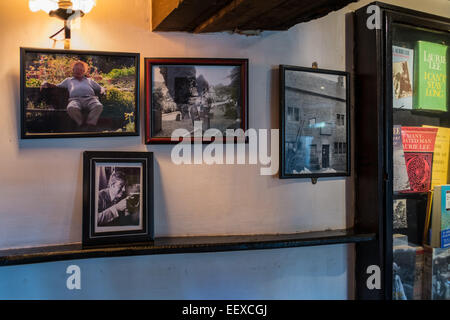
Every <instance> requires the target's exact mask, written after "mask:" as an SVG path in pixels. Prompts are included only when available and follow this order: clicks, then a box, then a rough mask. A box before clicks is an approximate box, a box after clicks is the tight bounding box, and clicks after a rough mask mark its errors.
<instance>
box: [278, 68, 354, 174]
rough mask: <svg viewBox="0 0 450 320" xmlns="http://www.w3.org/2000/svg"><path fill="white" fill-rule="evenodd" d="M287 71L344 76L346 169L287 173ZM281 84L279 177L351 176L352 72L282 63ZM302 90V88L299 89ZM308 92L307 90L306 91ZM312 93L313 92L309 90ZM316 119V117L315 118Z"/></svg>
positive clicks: (280, 69)
mask: <svg viewBox="0 0 450 320" xmlns="http://www.w3.org/2000/svg"><path fill="white" fill-rule="evenodd" d="M286 71H298V72H307V73H316V74H323V75H335V76H342V77H344V83H345V97H346V98H345V105H346V107H345V112H346V114H345V120H344V121H345V122H344V123H345V126H346V129H345V135H346V139H345V140H346V141H345V143H346V146H345V148H344V147H343V146H342V148H341V149H344V150H345V154H346V164H345V170H343V171H338V172H326V173H324V172H311V173H287V172H286V163H285V161H286V145H285V140H286V108H287V105H286V95H285V92H286ZM279 76H280V79H279V84H280V135H279V137H280V141H279V144H280V146H279V148H280V155H279V156H280V170H279V177H280V179H298V178H311V179H313V182H314V179H317V178H324V177H345V176H350V171H351V166H350V160H351V156H350V155H351V152H350V150H351V145H350V141H351V139H350V124H351V122H350V74H349V73H348V72H344V71H336V70H327V69H318V68H306V67H298V66H290V65H280V66H279ZM298 91H302V90H298ZM304 92H306V91H304ZM307 93H308V94H310V93H311V92H307ZM313 94H314V95H315V96H318V97H323V98H327V99H337V98H335V97H331V96H327V95H323V94H318V93H313ZM339 100H340V101H344V100H342V99H339ZM314 120H315V118H314ZM328 151H329V152H330V153H331V148H330V145H329V150H328Z"/></svg>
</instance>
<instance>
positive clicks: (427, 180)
mask: <svg viewBox="0 0 450 320" xmlns="http://www.w3.org/2000/svg"><path fill="white" fill-rule="evenodd" d="M436 134H437V128H423V127H402V142H403V151H404V153H405V164H406V171H407V172H408V178H409V184H410V186H411V190H405V191H403V192H405V193H411V192H412V193H415V192H428V191H429V190H430V187H431V172H432V165H433V151H434V143H435V141H436Z"/></svg>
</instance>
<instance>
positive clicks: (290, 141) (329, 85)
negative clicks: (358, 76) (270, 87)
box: [279, 65, 350, 179]
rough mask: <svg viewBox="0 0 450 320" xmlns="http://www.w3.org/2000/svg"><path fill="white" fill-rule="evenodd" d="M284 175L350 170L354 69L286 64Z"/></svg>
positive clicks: (282, 125) (282, 67) (282, 139)
mask: <svg viewBox="0 0 450 320" xmlns="http://www.w3.org/2000/svg"><path fill="white" fill-rule="evenodd" d="M279 71H280V174H279V176H280V178H281V179H292V178H312V179H317V178H321V177H341V176H349V175H350V75H349V73H347V72H342V71H334V70H325V69H317V68H304V67H297V66H288V65H280V68H279Z"/></svg>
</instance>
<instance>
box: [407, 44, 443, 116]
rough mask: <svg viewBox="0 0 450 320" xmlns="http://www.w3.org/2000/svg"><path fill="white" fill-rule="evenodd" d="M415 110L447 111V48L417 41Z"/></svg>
mask: <svg viewBox="0 0 450 320" xmlns="http://www.w3.org/2000/svg"><path fill="white" fill-rule="evenodd" d="M414 81H415V82H414V93H413V109H420V110H432V111H447V90H448V89H447V46H445V45H442V44H438V43H433V42H428V41H417V43H416V47H415V69H414Z"/></svg>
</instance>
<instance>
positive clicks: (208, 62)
mask: <svg viewBox="0 0 450 320" xmlns="http://www.w3.org/2000/svg"><path fill="white" fill-rule="evenodd" d="M144 61H145V63H144V65H145V128H146V129H145V143H146V144H177V143H179V142H180V141H182V138H180V139H179V141H172V140H171V137H155V136H154V134H153V132H154V129H155V124H154V121H155V114H154V112H153V108H152V106H153V72H152V68H153V67H154V66H158V65H164V66H182V65H186V66H238V67H240V68H241V70H240V86H239V88H240V93H241V95H240V99H239V103H240V112H241V118H242V119H241V126H240V128H241V129H243V130H244V131H246V130H247V129H248V59H223V58H145V59H144ZM184 140H190V141H191V142H194V141H196V139H195V138H194V137H192V136H191V137H190V139H184ZM226 140H227V138H226V137H225V136H224V137H223V142H224V143H225V141H226ZM244 140H245V141H246V140H247V139H244ZM212 141H214V138H212ZM234 141H235V142H237V141H238V138H234ZM201 142H202V143H210V142H211V141H209V140H204V139H202V141H201Z"/></svg>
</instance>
